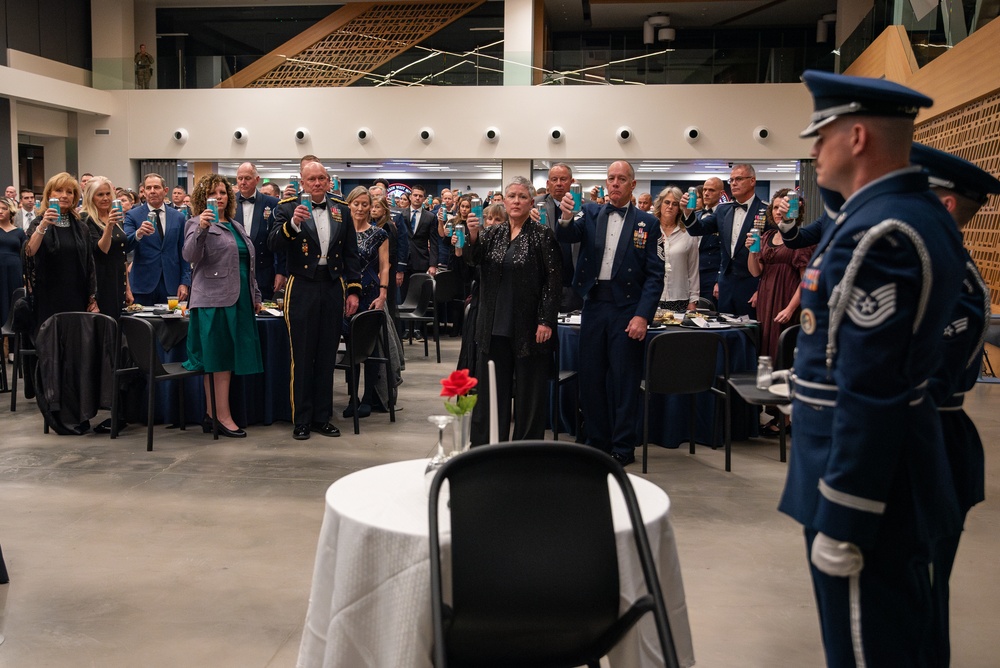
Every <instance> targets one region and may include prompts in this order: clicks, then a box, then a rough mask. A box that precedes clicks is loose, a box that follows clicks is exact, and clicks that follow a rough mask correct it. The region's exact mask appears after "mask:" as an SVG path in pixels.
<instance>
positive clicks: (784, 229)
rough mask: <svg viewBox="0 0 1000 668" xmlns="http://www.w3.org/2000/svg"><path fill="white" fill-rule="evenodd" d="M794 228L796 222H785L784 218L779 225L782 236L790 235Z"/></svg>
mask: <svg viewBox="0 0 1000 668" xmlns="http://www.w3.org/2000/svg"><path fill="white" fill-rule="evenodd" d="M794 228H795V221H794V220H785V219H784V218H782V219H781V222H779V223H778V229H779V230H781V233H782V234H788V233H789V232H791V231H792V230H793V229H794Z"/></svg>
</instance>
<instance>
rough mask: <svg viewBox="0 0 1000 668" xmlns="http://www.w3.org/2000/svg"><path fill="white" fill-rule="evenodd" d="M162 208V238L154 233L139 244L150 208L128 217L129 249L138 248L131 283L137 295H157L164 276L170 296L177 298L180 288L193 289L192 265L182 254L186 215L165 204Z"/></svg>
mask: <svg viewBox="0 0 1000 668" xmlns="http://www.w3.org/2000/svg"><path fill="white" fill-rule="evenodd" d="M162 208H163V237H161V236H160V233H159V232H156V231H154V232H153V233H152V234H150V235H149V236H143V237H142V239H140V240H139V241H138V243H136V240H135V231H136V230H137V229H139V226H140V225H142V224H143V222H145V220H146V216H148V215H149V205H148V204H143V205H142V206H136V207H132V209H131V210H130V211H129V212H128V213H127V214H125V223H124V225H123V227H124V229H125V234H126V235H127V236H128V243H129V246H130V247H131V246H132V244H135V255H134V256H133V259H132V271H131V272H129V282H130V285H131V287H132V292H134V293H138V294H149V293H151V292H154V291H155V290H156V286H157V285H158V284H159V282H160V276H161V275H162V276H163V284H164V286H166V288H167V294H168V295H176V294H177V286H178V285H186V286H188V287H189V288H190V287H191V264H190V263H189V262H185V261H184V259H183V258H182V257H181V250H182V249H183V248H184V223H185V220H184V215H183V214H181V212H180V211H178V210H177V209H175V208H173V207H171V206H167V204H166V202H164V203H163V207H162ZM154 227H155V226H154Z"/></svg>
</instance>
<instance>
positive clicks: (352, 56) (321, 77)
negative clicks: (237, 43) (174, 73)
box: [218, 0, 484, 88]
mask: <svg viewBox="0 0 1000 668" xmlns="http://www.w3.org/2000/svg"><path fill="white" fill-rule="evenodd" d="M483 2H484V0H466V1H464V2H462V1H458V2H413V3H409V2H407V3H399V2H397V3H367V2H361V3H349V4H347V5H345V6H343V7H341V8H340V9H338V10H337V11H335V12H333V13H332V14H330V15H329V16H327V17H326V18H325V19H323V20H321V21H319V22H318V23H317V24H316V25H314V26H312V27H311V28H309V29H307V30H305V31H303V32H302V33H301V34H299V35H297V36H296V37H295V38H293V39H291V40H289V41H288V42H286V43H285V44H282V45H281V46H279V47H278V48H277V49H275V50H274V51H271V52H270V53H269V54H267V55H266V56H264V57H262V58H260V59H259V60H257V61H256V62H254V63H253V64H251V65H249V66H248V67H246V68H244V69H243V70H241V71H240V72H238V73H237V74H235V75H233V76H232V77H230V78H229V79H227V80H225V81H223V82H222V83H220V84H219V85H218V87H219V88H309V87H329V86H349V85H351V84H352V83H354V82H355V81H357V80H358V79H360V78H361V77H363V76H364V75H365V74H366V73H368V72H371V71H373V70H376V69H378V68H379V67H380V66H382V65H383V64H385V63H387V62H389V61H390V60H391V59H392V58H394V57H395V56H397V55H399V54H400V53H403V52H405V51H407V50H409V49H410V48H412V47H413V46H415V45H417V44H419V43H420V42H422V41H423V40H425V39H426V38H427V37H429V36H431V35H433V34H434V33H436V32H437V31H439V30H441V29H442V28H444V27H445V26H447V25H448V24H450V23H451V22H453V21H455V20H456V19H458V18H460V17H462V16H464V15H465V14H466V13H468V12H470V11H471V10H473V9H475V8H476V7H478V6H479V5H481V4H482V3H483Z"/></svg>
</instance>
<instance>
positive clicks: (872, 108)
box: [799, 70, 934, 137]
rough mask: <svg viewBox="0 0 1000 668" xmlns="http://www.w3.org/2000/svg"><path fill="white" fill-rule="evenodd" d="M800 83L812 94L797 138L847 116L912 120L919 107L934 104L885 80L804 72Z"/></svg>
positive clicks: (810, 135) (810, 134)
mask: <svg viewBox="0 0 1000 668" xmlns="http://www.w3.org/2000/svg"><path fill="white" fill-rule="evenodd" d="M802 82H803V83H805V85H806V87H807V88H809V92H810V93H812V96H813V109H814V111H813V115H812V122H811V123H809V127H807V128H806V129H805V130H803V131H802V132H800V133H799V136H800V137H815V136H816V134H817V132H816V131H817V130H819V129H820V128H821V127H823V126H824V125H826V124H827V123H832V122H833V121H834V120H836V119H837V118H840V117H841V116H847V115H849V114H860V115H865V116H895V117H899V118H916V117H917V111H919V110H920V108H921V107H929V106H931V105H932V104H934V100H932V99H931V98H929V97H927V96H926V95H924V94H923V93H918V92H917V91H915V90H913V89H912V88H907V87H906V86H903V85H900V84H898V83H896V82H894V81H887V80H886V79H871V78H869V77H852V76H847V75H845V74H832V73H830V72H820V71H818V70H806V71H805V72H803V73H802Z"/></svg>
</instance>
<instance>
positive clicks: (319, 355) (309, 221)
mask: <svg viewBox="0 0 1000 668" xmlns="http://www.w3.org/2000/svg"><path fill="white" fill-rule="evenodd" d="M301 174H302V187H303V188H304V192H303V193H302V196H301V199H300V198H299V196H293V197H288V198H286V199H283V200H281V201H280V202H278V207H277V209H276V210H275V212H274V224H273V225H272V227H271V231H270V233H269V234H268V238H267V244H268V246H269V247H270V249H271V250H272V251H284V252H285V254H286V260H287V263H288V272H289V274H290V278H289V279H288V284H287V286H286V287H285V323H286V324H287V325H288V338H289V341H290V343H291V349H292V373H291V376H292V383H291V385H292V387H291V390H292V394H291V400H292V422H293V423H294V424H295V427H294V430H293V431H292V436H293V437H294V438H295V439H296V440H305V439H307V438H309V434H310V432H312V431H318V432H319V433H320V434H322V435H323V436H340V430H339V429H337V427H336V426H334V424H333V423H332V422H330V416H331V415H332V413H333V370H334V367H335V365H336V362H337V346H338V344H339V343H340V333H341V329H342V327H343V323H344V318H345V317H348V318H349V317H351V316H352V315H354V313H355V312H356V311H357V310H358V299H359V297H360V295H361V261H360V260H359V258H358V237H357V235H356V234H355V232H354V225H353V223H352V221H351V210H350V209H349V208H348V207H347V206H346V205H345V204H344V203H343V202H341V201H340V200H338V199H335V198H334V197H332V196H331V195H330V194H329V193H328V192H327V191H328V190H329V189H330V176H329V174H327V172H326V168H325V167H324V166H323V165H322V164H321V163H319V162H310V163H306V165H305V166H303V167H302V170H301ZM306 200H309V203H310V205H311V206H306V204H305V201H306Z"/></svg>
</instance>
